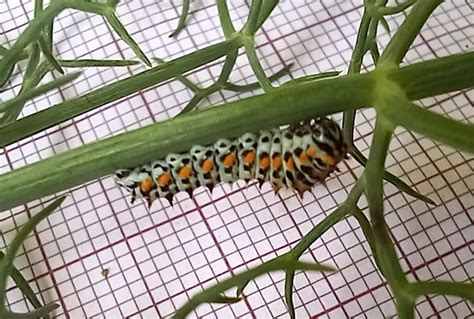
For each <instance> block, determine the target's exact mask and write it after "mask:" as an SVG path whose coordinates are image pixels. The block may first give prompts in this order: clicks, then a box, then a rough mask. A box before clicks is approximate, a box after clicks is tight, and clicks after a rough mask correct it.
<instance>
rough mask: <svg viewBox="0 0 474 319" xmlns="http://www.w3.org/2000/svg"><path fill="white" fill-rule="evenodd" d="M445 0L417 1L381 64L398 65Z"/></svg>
mask: <svg viewBox="0 0 474 319" xmlns="http://www.w3.org/2000/svg"><path fill="white" fill-rule="evenodd" d="M442 2H443V0H423V1H417V2H416V3H415V4H414V5H413V8H412V10H411V12H410V13H409V14H408V16H407V17H406V19H405V21H404V22H403V23H402V25H401V26H400V27H399V28H398V30H397V32H396V33H395V35H394V36H393V37H392V39H391V40H390V42H389V43H388V45H387V47H386V48H385V50H384V51H383V53H382V56H381V57H380V61H379V66H382V65H384V66H385V65H386V66H398V65H399V64H400V63H401V62H402V60H403V58H404V57H405V54H406V53H407V51H408V49H409V48H410V46H411V45H412V43H413V41H415V38H416V37H417V36H418V35H419V33H420V31H421V28H422V27H423V25H424V24H425V22H426V20H428V17H429V16H430V15H431V13H433V11H434V10H435V9H436V8H437V7H438V6H439V5H440V4H441V3H442Z"/></svg>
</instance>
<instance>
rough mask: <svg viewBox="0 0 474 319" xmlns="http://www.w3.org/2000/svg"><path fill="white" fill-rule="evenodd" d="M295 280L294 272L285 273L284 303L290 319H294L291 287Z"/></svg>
mask: <svg viewBox="0 0 474 319" xmlns="http://www.w3.org/2000/svg"><path fill="white" fill-rule="evenodd" d="M294 280H295V270H294V269H293V270H287V271H286V272H285V301H286V308H287V309H288V314H289V315H290V318H291V319H294V318H296V313H295V305H294V303H293V286H294Z"/></svg>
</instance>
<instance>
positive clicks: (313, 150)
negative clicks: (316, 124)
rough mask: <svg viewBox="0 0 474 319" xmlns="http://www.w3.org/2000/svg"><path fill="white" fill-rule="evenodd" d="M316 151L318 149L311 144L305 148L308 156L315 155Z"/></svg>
mask: <svg viewBox="0 0 474 319" xmlns="http://www.w3.org/2000/svg"><path fill="white" fill-rule="evenodd" d="M317 153H318V150H317V149H316V148H315V147H313V146H308V148H307V149H306V155H308V156H309V157H313V158H314V157H316V154H317Z"/></svg>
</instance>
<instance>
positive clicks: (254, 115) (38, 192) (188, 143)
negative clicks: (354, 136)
mask: <svg viewBox="0 0 474 319" xmlns="http://www.w3.org/2000/svg"><path fill="white" fill-rule="evenodd" d="M473 58H474V54H473V53H466V54H463V55H458V56H454V57H450V58H445V59H437V60H434V61H428V62H423V63H419V64H416V65H412V66H408V67H404V68H401V69H390V70H385V71H383V72H381V71H375V72H370V73H366V74H361V75H347V76H341V77H338V78H331V79H325V80H320V81H314V82H308V83H301V84H297V85H291V86H287V87H284V88H279V89H275V90H272V92H270V93H268V94H263V95H260V96H254V97H251V98H247V99H242V100H240V101H236V102H233V103H229V104H226V105H225V106H222V107H214V108H209V109H206V110H204V111H200V112H194V113H193V114H189V115H186V116H182V117H179V118H175V119H172V120H169V121H165V122H162V123H158V124H155V125H151V126H148V127H145V128H142V129H140V130H137V131H133V132H129V133H126V134H122V135H118V136H115V137H112V138H109V139H106V140H104V141H101V142H98V143H92V144H89V145H85V146H82V147H80V148H77V149H75V150H72V151H69V152H67V153H63V154H60V155H57V156H55V157H53V158H50V159H47V160H45V161H41V162H39V163H36V164H33V165H29V166H26V167H24V168H21V169H18V170H15V171H12V172H10V173H7V174H4V175H2V176H0V193H1V194H2V197H1V198H0V211H3V210H5V209H8V208H12V207H14V206H16V205H19V204H22V203H26V202H28V201H30V200H33V199H36V198H40V197H43V196H45V195H48V194H53V193H55V192H57V191H61V190H64V189H67V188H69V187H73V186H76V185H79V184H81V183H83V182H86V181H89V180H92V179H94V178H98V177H101V176H104V175H107V174H111V173H113V171H114V170H115V169H118V168H122V167H128V166H136V165H140V164H143V163H144V162H148V161H152V160H155V159H158V158H164V157H165V156H166V155H167V154H168V153H171V152H183V151H186V150H188V149H189V148H190V147H192V146H193V145H196V144H201V145H205V144H210V143H213V142H214V141H216V140H217V139H218V138H221V137H227V138H232V137H236V136H238V135H240V134H242V133H244V132H246V131H258V130H260V129H268V128H273V127H277V126H278V125H281V124H294V123H297V122H299V121H301V120H304V119H308V118H311V117H318V116H323V115H327V114H331V113H335V112H341V111H346V110H349V109H354V108H360V107H363V106H365V105H371V104H372V103H374V101H375V100H374V97H373V94H374V91H375V86H376V85H377V83H380V82H381V79H384V81H386V79H387V78H389V79H394V80H396V81H398V82H395V84H393V85H396V86H400V87H401V89H403V90H406V91H407V92H408V98H411V97H410V95H411V96H412V97H415V98H423V97H427V96H430V95H431V94H432V92H438V93H446V92H449V91H448V90H447V88H446V86H447V87H448V88H449V89H452V88H453V87H456V88H457V89H463V88H466V87H471V86H472V85H474V78H473V77H466V76H465V74H466V73H467V72H465V70H464V69H460V68H456V67H455V65H456V64H458V63H464V65H466V64H469V63H472V64H474V59H473ZM446 61H448V62H449V63H448V62H446ZM440 65H442V66H443V67H444V68H445V72H444V73H440V72H435V73H436V74H438V76H439V77H440V79H437V80H435V82H436V83H437V84H438V85H440V87H434V86H432V85H431V83H428V82H427V81H426V80H425V77H426V76H428V77H430V78H432V75H431V74H430V72H431V71H432V70H436V69H437V68H438V67H439V66H440ZM399 73H403V74H404V76H399ZM441 78H442V79H444V80H442V79H441ZM127 83H128V84H130V83H129V82H127ZM423 83H424V84H426V85H427V88H424V87H423V86H422V85H423ZM444 84H449V85H446V86H445V85H444ZM142 85H143V84H142ZM403 85H405V86H407V87H404V86H403ZM413 87H416V88H417V90H416V91H414V90H413V89H412V88H413ZM123 89H124V90H127V89H129V88H127V87H124V88H123ZM111 94H116V92H111ZM425 94H426V95H425ZM95 102H96V101H94V103H95ZM94 103H93V104H94ZM70 107H72V105H70ZM269 108H271V110H272V111H271V112H268V109H269ZM295 110H298V112H295ZM46 120H47V119H45V121H46ZM18 122H21V121H18ZM5 128H8V126H5V127H4V129H5ZM22 129H24V128H22ZM1 133H2V129H0V140H1V139H2V138H3V135H2V134H1Z"/></svg>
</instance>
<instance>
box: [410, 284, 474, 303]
mask: <svg viewBox="0 0 474 319" xmlns="http://www.w3.org/2000/svg"><path fill="white" fill-rule="evenodd" d="M407 290H408V292H409V293H410V294H412V295H413V296H414V298H416V297H418V296H422V295H450V296H456V297H460V298H464V299H467V300H469V301H470V302H471V303H474V284H472V283H460V282H450V281H442V280H434V281H417V282H414V283H411V284H410V285H409V286H408V288H407Z"/></svg>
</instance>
